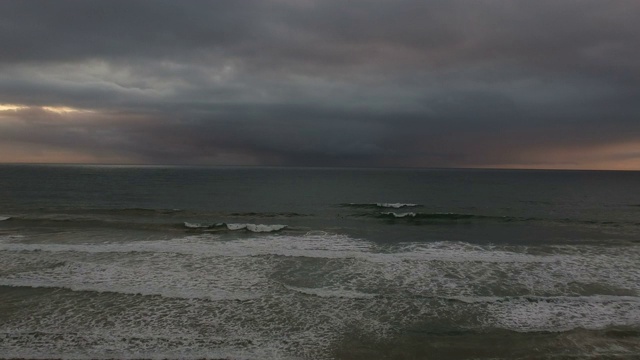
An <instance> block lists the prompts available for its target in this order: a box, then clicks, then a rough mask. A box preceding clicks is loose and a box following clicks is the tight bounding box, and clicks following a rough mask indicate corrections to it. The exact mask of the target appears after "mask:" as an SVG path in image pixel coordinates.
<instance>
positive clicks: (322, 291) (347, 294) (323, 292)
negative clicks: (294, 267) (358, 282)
mask: <svg viewBox="0 0 640 360" xmlns="http://www.w3.org/2000/svg"><path fill="white" fill-rule="evenodd" d="M285 287H286V288H287V289H289V290H291V291H295V292H299V293H303V294H307V295H314V296H319V297H323V298H349V299H370V298H373V297H375V296H377V294H368V293H363V292H358V291H353V290H348V289H343V288H337V289H334V288H303V287H296V286H289V285H285Z"/></svg>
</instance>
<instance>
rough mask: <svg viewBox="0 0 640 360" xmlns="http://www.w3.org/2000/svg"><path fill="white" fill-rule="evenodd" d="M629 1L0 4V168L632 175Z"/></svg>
mask: <svg viewBox="0 0 640 360" xmlns="http://www.w3.org/2000/svg"><path fill="white" fill-rule="evenodd" d="M639 17H640V1H637V0H629V1H624V0H621V1H618V0H610V1H602V0H560V1H559V0H536V1H530V0H526V1H519V0H508V1H507V0H503V1H498V0H467V1H458V0H442V1H437V0H368V1H363V0H349V1H344V0H242V1H238V0H230V1H227V0H216V1H193V0H185V1H162V0H159V1H138V0H126V1H122V0H109V1H93V0H76V1H67V0H56V1H49V0H40V1H38V0H34V1H1V2H0V162H4V163H25V162H26V163H98V164H183V165H273V166H340V167H343V166H345V167H478V168H548V169H621V170H640V21H638V18H639Z"/></svg>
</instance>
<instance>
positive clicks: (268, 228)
mask: <svg viewBox="0 0 640 360" xmlns="http://www.w3.org/2000/svg"><path fill="white" fill-rule="evenodd" d="M226 225H227V229H229V230H249V231H251V232H255V233H262V232H274V231H280V230H282V229H284V228H286V227H287V225H264V224H226Z"/></svg>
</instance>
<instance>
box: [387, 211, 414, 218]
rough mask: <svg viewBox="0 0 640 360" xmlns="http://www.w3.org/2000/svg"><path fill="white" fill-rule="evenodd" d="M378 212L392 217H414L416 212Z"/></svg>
mask: <svg viewBox="0 0 640 360" xmlns="http://www.w3.org/2000/svg"><path fill="white" fill-rule="evenodd" d="M380 214H382V215H387V216H393V217H397V218H403V217H416V213H414V212H405V213H395V212H382V213H380Z"/></svg>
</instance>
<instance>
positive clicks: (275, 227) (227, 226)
mask: <svg viewBox="0 0 640 360" xmlns="http://www.w3.org/2000/svg"><path fill="white" fill-rule="evenodd" d="M184 227H186V228H188V229H209V230H216V229H219V230H230V231H236V230H247V231H250V232H254V233H264V232H275V231H280V230H283V229H285V228H287V227H288V226H287V225H279V224H272V225H267V224H235V223H215V224H201V223H191V222H187V221H185V222H184Z"/></svg>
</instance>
